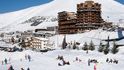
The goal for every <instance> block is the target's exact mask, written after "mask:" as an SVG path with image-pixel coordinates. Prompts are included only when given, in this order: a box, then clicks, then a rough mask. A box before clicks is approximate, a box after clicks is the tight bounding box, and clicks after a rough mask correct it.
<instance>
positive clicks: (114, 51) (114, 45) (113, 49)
mask: <svg viewBox="0 0 124 70" xmlns="http://www.w3.org/2000/svg"><path fill="white" fill-rule="evenodd" d="M118 51H119V50H118V47H117V44H116V43H115V41H114V43H113V47H112V49H111V52H112V53H113V54H116V53H117V52H118Z"/></svg>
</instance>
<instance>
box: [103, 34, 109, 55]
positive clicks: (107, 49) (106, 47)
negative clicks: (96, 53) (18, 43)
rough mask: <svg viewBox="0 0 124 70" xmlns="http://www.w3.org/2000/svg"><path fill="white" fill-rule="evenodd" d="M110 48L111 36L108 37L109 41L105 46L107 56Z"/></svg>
mask: <svg viewBox="0 0 124 70" xmlns="http://www.w3.org/2000/svg"><path fill="white" fill-rule="evenodd" d="M109 47H110V44H109V36H108V40H107V44H106V46H105V49H104V54H105V55H107V54H108V53H109V51H110V50H109Z"/></svg>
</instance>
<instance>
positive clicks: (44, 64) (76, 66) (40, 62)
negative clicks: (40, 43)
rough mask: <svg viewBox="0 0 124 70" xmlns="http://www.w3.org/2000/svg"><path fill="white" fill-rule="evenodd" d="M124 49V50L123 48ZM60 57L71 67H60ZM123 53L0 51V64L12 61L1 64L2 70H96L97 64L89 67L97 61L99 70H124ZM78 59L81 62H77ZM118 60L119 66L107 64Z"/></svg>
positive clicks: (0, 68)
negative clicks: (90, 61)
mask: <svg viewBox="0 0 124 70" xmlns="http://www.w3.org/2000/svg"><path fill="white" fill-rule="evenodd" d="M123 49H124V48H123ZM123 53H124V52H123ZM25 55H31V61H30V62H29V61H28V60H26V59H25ZM58 55H61V56H63V57H64V59H65V60H66V61H69V62H70V65H64V66H58V63H59V62H61V61H60V60H57V57H58ZM123 55H124V54H122V52H121V53H118V54H116V55H113V54H108V55H104V54H103V53H98V52H96V51H94V52H92V51H90V52H89V54H86V52H85V51H82V50H68V49H66V50H54V51H50V52H47V53H41V52H33V51H29V50H27V51H23V52H13V53H9V52H4V51H0V56H2V57H0V63H1V61H2V60H4V59H5V58H7V59H10V61H8V64H3V65H2V64H0V70H8V68H9V66H10V65H13V68H14V70H20V69H21V68H24V69H25V70H26V69H27V68H28V67H29V68H30V70H41V69H42V70H82V69H83V70H94V65H95V63H91V65H90V66H88V59H97V60H98V62H99V63H97V64H96V68H97V70H123V69H124V66H123V65H124V63H123V62H124V58H123ZM76 57H78V58H79V59H80V60H81V62H78V61H75V58H76ZM107 58H110V59H113V60H114V59H116V60H118V61H119V63H118V64H115V63H107V62H106V59H107Z"/></svg>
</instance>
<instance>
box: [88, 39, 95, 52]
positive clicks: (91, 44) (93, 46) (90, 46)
mask: <svg viewBox="0 0 124 70" xmlns="http://www.w3.org/2000/svg"><path fill="white" fill-rule="evenodd" d="M89 50H91V51H93V50H95V45H94V43H93V42H92V41H91V42H90V44H89Z"/></svg>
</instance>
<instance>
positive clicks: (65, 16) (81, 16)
mask: <svg viewBox="0 0 124 70" xmlns="http://www.w3.org/2000/svg"><path fill="white" fill-rule="evenodd" d="M58 23H59V29H58V31H59V34H74V33H79V32H85V31H86V30H93V29H98V28H101V27H103V26H107V27H108V26H111V23H108V22H105V21H104V20H103V19H102V17H101V4H99V3H94V1H85V3H80V4H77V13H75V12H67V11H63V12H59V13H58Z"/></svg>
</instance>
